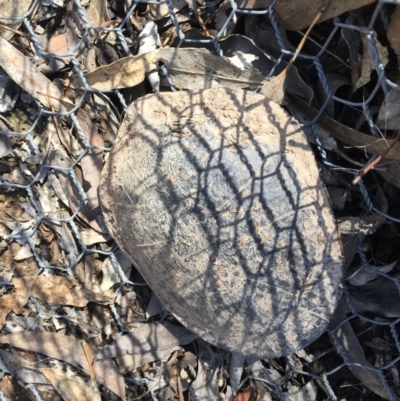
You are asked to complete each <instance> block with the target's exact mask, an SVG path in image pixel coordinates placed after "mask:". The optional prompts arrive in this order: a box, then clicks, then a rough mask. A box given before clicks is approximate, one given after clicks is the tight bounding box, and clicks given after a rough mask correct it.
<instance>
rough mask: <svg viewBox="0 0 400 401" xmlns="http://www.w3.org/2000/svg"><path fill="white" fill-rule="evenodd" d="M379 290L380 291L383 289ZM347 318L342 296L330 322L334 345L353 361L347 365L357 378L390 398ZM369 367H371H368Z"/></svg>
mask: <svg viewBox="0 0 400 401" xmlns="http://www.w3.org/2000/svg"><path fill="white" fill-rule="evenodd" d="M378 291H379V292H380V291H381V290H378ZM396 292H397V297H398V295H399V292H398V291H397V290H396ZM346 319H347V316H346V312H345V298H344V297H342V300H341V301H340V303H339V306H338V307H337V309H336V312H335V314H334V316H333V318H332V320H331V322H330V323H329V328H330V330H329V335H330V337H331V339H332V343H333V345H334V346H335V348H336V350H337V351H338V353H339V355H341V356H342V357H343V359H344V360H345V361H347V362H349V363H351V364H348V365H347V367H348V368H349V369H350V370H351V372H352V373H353V374H354V376H356V377H357V379H358V380H360V381H361V383H363V384H364V385H365V386H366V387H367V388H368V389H370V390H371V391H373V392H374V393H376V394H378V395H379V396H381V397H382V398H384V399H385V400H388V399H389V395H388V393H387V391H386V389H385V386H384V385H383V383H382V379H381V377H380V375H379V374H378V373H377V372H375V371H374V370H373V369H375V367H374V366H373V365H371V364H370V363H369V362H368V360H367V358H366V357H365V354H364V350H363V349H362V347H361V345H360V343H359V342H358V339H357V336H356V335H355V333H354V331H353V328H352V327H351V324H350V323H349V322H348V321H346ZM343 322H345V323H343ZM341 323H343V324H342V325H341V326H340V327H339V328H338V329H337V330H333V329H335V328H336V327H337V326H338V325H339V324H341ZM338 346H339V347H340V351H339V350H338V349H337V347H338ZM352 364H358V365H362V366H363V367H362V366H353V365H352ZM367 367H368V368H370V369H367ZM392 396H393V398H392V399H395V398H394V395H393V394H392Z"/></svg>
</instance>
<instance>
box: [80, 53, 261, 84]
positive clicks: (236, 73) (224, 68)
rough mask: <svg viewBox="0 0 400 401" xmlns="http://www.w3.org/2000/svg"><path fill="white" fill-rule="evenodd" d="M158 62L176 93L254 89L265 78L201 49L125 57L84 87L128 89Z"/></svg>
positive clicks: (99, 71)
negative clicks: (186, 90)
mask: <svg viewBox="0 0 400 401" xmlns="http://www.w3.org/2000/svg"><path fill="white" fill-rule="evenodd" d="M159 61H161V62H163V63H164V64H165V65H166V68H167V70H168V73H169V75H170V77H171V80H172V82H173V84H174V85H175V86H176V87H177V88H179V89H190V90H197V89H204V88H212V87H228V88H252V89H255V88H257V87H258V86H259V85H260V84H261V82H263V81H264V79H265V77H264V76H263V75H262V74H261V73H260V72H259V71H258V70H256V69H254V68H245V69H244V70H243V71H242V70H241V69H240V68H237V67H235V66H234V65H233V64H232V63H230V62H229V61H228V60H227V59H226V58H223V57H219V56H215V55H213V54H212V53H210V52H209V51H207V50H205V49H193V48H182V49H179V50H177V49H174V48H163V49H158V50H155V51H152V52H149V53H146V54H143V55H140V56H130V57H125V58H123V59H120V60H118V61H116V62H115V63H112V64H109V65H106V66H103V67H99V68H98V69H96V70H95V71H92V72H91V73H89V74H86V75H85V78H86V80H87V82H88V84H89V85H90V86H91V87H92V88H94V89H99V90H111V89H121V88H128V87H131V86H134V85H137V84H139V83H140V82H142V81H143V80H144V77H145V74H146V73H149V72H151V71H152V70H154V69H155V68H156V66H157V63H158V62H159Z"/></svg>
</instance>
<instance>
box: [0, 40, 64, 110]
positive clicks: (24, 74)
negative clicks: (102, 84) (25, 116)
mask: <svg viewBox="0 0 400 401" xmlns="http://www.w3.org/2000/svg"><path fill="white" fill-rule="evenodd" d="M0 49H1V51H0V66H1V67H2V68H3V69H4V70H5V71H6V73H7V74H8V75H9V76H10V78H11V79H12V80H13V81H14V82H15V83H16V84H18V85H19V86H20V87H21V88H22V89H24V90H25V91H26V92H28V93H29V94H30V95H31V96H32V97H33V98H35V99H37V100H39V101H40V103H42V104H43V105H45V106H46V107H49V108H50V102H49V96H51V97H52V98H54V99H62V98H63V93H62V92H61V91H60V90H59V89H58V87H57V86H55V85H54V84H53V83H52V82H51V81H50V80H49V79H48V78H46V77H45V76H44V75H43V74H42V73H41V72H40V71H39V70H38V69H37V68H36V66H35V65H34V64H32V63H31V62H30V60H29V59H28V58H27V57H25V56H24V55H23V54H22V53H21V52H20V51H19V50H17V49H16V48H15V47H14V46H13V45H12V44H11V43H9V42H8V41H7V40H5V39H3V38H2V37H0ZM47 93H48V94H49V96H48V95H47ZM54 99H53V100H52V102H53V106H54V109H55V110H56V111H63V112H65V111H66V109H65V107H64V104H65V103H68V102H63V103H61V102H59V101H56V100H54ZM71 106H72V105H71Z"/></svg>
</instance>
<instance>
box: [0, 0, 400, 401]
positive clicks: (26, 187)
mask: <svg viewBox="0 0 400 401" xmlns="http://www.w3.org/2000/svg"><path fill="white" fill-rule="evenodd" d="M73 1H74V3H75V7H76V10H77V12H78V13H77V16H76V17H77V18H78V19H79V21H80V23H81V27H82V30H81V38H80V40H79V42H78V44H77V45H76V46H75V48H74V49H71V51H69V52H67V53H64V54H56V53H51V52H48V51H45V50H44V48H43V47H42V45H41V43H40V41H39V39H38V37H37V35H36V33H35V29H34V27H33V26H32V23H31V18H32V16H33V15H34V13H35V12H37V10H38V9H39V8H40V7H41V6H43V4H48V3H45V1H44V0H43V2H40V1H39V0H36V1H35V2H33V4H32V5H31V7H30V9H29V11H28V12H27V13H26V14H25V15H23V16H21V17H18V18H10V17H7V16H0V22H1V20H2V19H4V20H10V19H14V20H20V21H22V24H23V27H24V29H25V30H26V31H27V32H28V35H27V38H28V40H29V42H30V44H31V45H33V50H34V53H35V60H34V61H35V62H38V61H39V60H42V59H43V58H46V59H48V60H52V59H53V60H68V61H66V64H68V63H69V62H70V63H71V65H72V69H73V71H74V74H76V76H77V77H78V78H79V80H80V82H81V85H82V88H83V90H82V96H81V98H80V101H78V102H77V103H76V107H74V108H73V109H72V110H70V111H68V112H66V113H65V112H57V111H52V110H49V109H47V108H44V107H43V106H42V105H41V104H40V103H39V101H37V100H35V104H36V113H35V117H34V118H33V120H32V121H31V122H30V127H29V128H28V129H27V130H26V131H23V132H12V131H8V130H2V131H0V134H1V135H4V136H7V137H9V138H13V139H15V140H17V141H18V142H19V143H20V144H24V150H25V151H26V152H27V154H29V157H35V156H40V155H41V154H42V152H43V148H41V146H42V145H41V144H40V145H38V140H37V139H38V136H39V135H40V132H39V131H40V127H41V126H42V125H43V124H45V123H46V122H47V121H49V120H50V119H51V118H53V116H54V117H68V118H69V119H70V121H71V124H72V126H73V127H74V128H75V132H76V133H77V135H78V137H79V140H80V142H81V144H82V149H81V152H80V153H79V154H77V155H75V157H74V159H73V161H72V163H71V164H69V165H68V166H64V165H62V164H57V163H47V160H46V158H45V159H43V161H42V164H41V165H40V168H39V169H38V171H37V172H36V173H35V174H32V173H30V172H29V171H23V173H22V174H21V175H19V176H13V178H11V179H10V178H9V179H4V177H3V178H2V180H1V182H0V186H1V187H2V188H3V189H4V190H6V191H7V192H8V193H9V194H11V195H12V196H19V197H21V198H22V199H26V202H25V204H24V207H25V209H26V210H27V211H28V213H29V214H30V215H31V219H30V220H29V221H26V222H23V223H18V222H15V224H13V226H12V227H11V228H10V231H11V232H10V233H9V234H2V235H1V238H2V239H3V241H6V242H7V243H11V242H12V241H15V242H18V243H19V244H21V245H25V244H28V245H29V248H30V251H31V252H32V255H33V256H34V258H35V261H36V263H37V270H36V271H35V274H37V275H39V274H42V273H43V272H44V271H46V272H47V274H53V273H56V272H57V271H58V272H62V273H64V274H67V275H70V276H72V275H74V274H76V268H77V266H78V264H79V263H80V262H82V260H84V258H85V256H86V255H89V254H98V255H102V257H103V258H109V260H110V261H111V263H112V265H113V266H114V268H115V269H116V271H117V272H118V274H119V276H120V281H121V283H122V285H127V286H135V285H142V284H141V283H135V282H132V281H130V280H129V278H128V277H126V276H125V273H124V271H123V269H122V267H121V265H120V263H119V262H118V258H117V256H116V251H117V248H116V246H115V245H111V246H90V245H89V246H88V245H86V244H85V241H84V239H83V238H82V235H81V231H80V229H79V222H78V221H79V214H80V212H81V211H82V209H83V208H84V206H85V205H87V204H88V198H87V195H86V192H85V190H84V188H83V186H82V184H81V180H80V179H79V177H78V176H77V173H76V170H77V169H76V167H77V166H79V165H80V163H81V161H82V159H83V158H84V157H85V156H87V155H88V154H89V153H90V152H93V151H109V150H110V149H109V148H107V147H98V146H93V145H91V144H90V142H89V141H88V139H87V137H86V135H85V133H84V131H83V130H82V127H81V126H80V125H81V123H80V121H79V119H78V118H77V117H76V116H77V112H78V110H79V108H80V107H82V105H83V104H84V102H85V101H86V100H87V99H88V98H89V97H90V96H91V95H92V94H93V93H95V92H96V93H98V94H99V96H102V95H101V94H100V93H99V92H98V91H94V90H93V89H91V88H90V87H89V86H88V85H87V83H86V80H85V78H84V74H83V71H82V68H81V65H80V62H79V60H78V57H77V54H78V53H79V52H80V51H81V48H82V47H85V46H86V42H87V40H88V37H89V36H90V34H91V32H92V31H93V30H94V31H96V32H99V33H111V32H113V33H115V35H116V37H117V39H118V43H119V45H120V46H121V47H122V49H123V50H124V52H125V53H126V55H127V56H129V55H132V52H131V50H130V44H129V43H128V42H127V40H126V36H125V31H126V30H127V27H128V24H129V18H130V16H131V15H132V13H134V12H135V10H136V9H137V7H138V6H139V5H140V4H141V3H147V4H159V3H158V2H151V1H148V2H144V1H134V2H133V3H132V4H131V6H130V7H129V9H128V10H127V11H126V16H125V17H124V18H123V19H122V20H121V21H120V23H119V24H118V26H115V27H112V28H106V27H98V26H97V27H96V26H91V25H90V23H89V20H88V18H87V14H86V10H85V7H83V6H82V5H81V3H80V1H79V0H73ZM276 2H277V1H276V0H275V1H274V2H273V3H272V4H271V5H270V6H269V7H268V8H267V9H265V10H244V9H239V8H238V7H237V4H236V3H235V1H234V0H230V8H231V12H230V15H229V16H228V18H227V19H226V22H225V24H224V25H223V26H222V28H221V29H220V32H219V33H218V34H217V35H216V36H215V37H214V38H212V39H209V40H204V39H202V40H195V39H188V38H186V36H185V33H184V32H183V30H182V29H181V26H180V23H179V21H178V18H177V15H176V14H175V12H174V10H173V6H172V3H171V1H170V0H165V1H164V2H161V3H165V4H166V5H167V6H168V10H169V17H170V19H171V22H172V23H173V25H174V26H175V28H176V32H177V37H178V39H179V44H178V47H179V46H181V45H183V44H184V43H190V44H191V45H193V46H198V47H199V46H202V45H204V44H206V43H211V44H212V45H213V46H214V47H215V50H216V52H217V53H218V54H219V55H221V56H222V55H223V52H222V50H221V47H220V46H219V40H220V39H221V38H222V37H223V32H224V31H225V28H226V27H227V26H228V24H229V23H230V21H231V20H232V19H233V18H237V17H238V16H240V15H244V14H254V15H263V14H268V15H269V19H270V21H271V24H272V26H273V27H274V30H275V34H276V39H277V41H278V43H279V45H280V48H281V54H280V56H279V57H278V58H277V59H276V62H275V66H274V68H272V69H271V75H272V74H273V71H274V70H275V68H276V67H277V66H278V65H279V63H281V61H282V60H288V59H290V57H291V56H293V54H294V52H293V51H291V50H289V49H287V47H286V44H285V40H284V38H283V37H282V33H281V30H280V28H279V23H278V20H277V17H276V14H275V11H274V6H275V4H276ZM50 3H51V2H50ZM50 3H49V4H50ZM383 7H385V2H382V1H379V2H377V3H376V6H375V10H374V12H373V14H372V15H371V18H370V20H369V21H368V26H366V27H364V26H357V25H351V24H347V23H343V22H342V21H341V19H340V18H335V19H334V21H333V29H332V32H331V34H330V35H329V36H328V37H327V38H326V40H325V42H324V44H323V45H322V46H321V48H320V50H319V52H318V53H317V54H316V55H310V54H306V53H303V52H301V53H300V54H299V56H298V58H299V59H300V60H305V61H307V62H309V63H312V64H313V65H314V66H315V69H316V71H317V73H318V79H319V81H320V84H321V86H322V88H323V91H324V94H325V101H324V104H323V105H322V107H320V109H319V110H318V114H317V115H316V116H315V118H314V119H313V121H312V122H310V123H308V124H307V126H309V127H310V128H311V131H312V133H313V135H314V138H315V142H316V144H317V148H318V151H319V155H320V159H321V160H322V162H323V164H324V165H325V166H326V167H328V168H329V169H331V170H336V171H340V172H341V173H343V174H344V175H347V176H350V177H351V176H355V175H356V174H357V173H358V171H357V170H355V169H354V168H348V167H346V166H345V165H337V164H334V163H332V162H331V161H330V160H329V158H328V156H327V153H326V151H325V150H324V148H323V146H322V144H321V141H320V139H319V133H318V127H317V126H316V124H315V123H316V122H317V121H318V119H319V118H320V116H321V115H322V113H324V110H325V108H326V106H327V105H328V103H329V102H330V101H331V100H334V101H335V102H337V103H338V104H343V105H345V106H348V107H351V108H354V109H357V110H361V111H362V113H363V114H364V116H365V121H366V122H367V124H368V127H369V133H370V134H371V135H372V136H375V137H379V136H380V133H379V132H378V130H377V128H376V126H375V124H374V121H373V114H372V111H371V104H372V103H373V102H374V101H375V100H376V97H377V94H378V93H383V94H384V95H387V93H388V91H389V90H390V89H392V88H395V89H396V90H400V87H399V86H398V85H397V84H396V83H395V82H393V81H392V80H390V79H389V78H388V76H387V75H386V73H385V68H384V66H383V63H382V61H381V60H380V56H379V52H378V49H377V43H376V39H375V36H374V26H375V24H376V22H377V20H378V19H380V18H383V13H382V10H383ZM0 13H1V10H0ZM387 23H388V22H387V21H386V22H385V21H384V26H385V28H387ZM340 29H347V30H350V31H357V32H359V33H360V34H361V35H363V36H364V37H365V38H367V39H368V45H369V52H370V55H371V59H372V60H373V63H374V65H375V69H376V73H377V78H376V84H375V86H374V87H373V88H371V90H370V92H369V93H368V96H366V98H365V99H363V100H362V101H359V102H355V101H349V100H348V99H345V98H341V97H338V96H336V95H335V94H333V93H332V91H331V89H330V86H329V83H328V81H327V78H326V73H325V71H324V67H323V63H322V62H321V57H322V56H323V55H324V54H325V52H326V51H327V49H328V47H329V45H330V44H331V41H332V40H333V38H334V37H335V35H336V34H337V31H338V30H340ZM69 60H70V61H69ZM162 72H163V73H164V75H166V76H168V72H167V71H165V67H164V70H162ZM0 78H1V79H6V78H7V77H6V75H2V76H1V77H0ZM172 89H174V88H173V87H172ZM113 95H114V97H113V98H114V99H117V100H118V101H119V102H120V105H119V106H121V107H123V108H126V107H127V104H126V103H125V100H124V97H123V96H122V95H121V93H120V92H119V91H113ZM103 98H104V99H106V98H105V97H104V96H103ZM50 173H52V174H56V175H64V178H66V180H67V181H69V182H70V183H71V185H72V186H73V192H75V193H76V194H78V196H79V203H78V205H77V207H76V209H75V210H74V211H72V209H71V208H63V215H62V216H58V217H55V216H54V215H52V213H50V212H48V211H47V210H45V209H44V208H43V205H42V203H41V201H40V199H39V196H38V193H39V186H42V185H43V180H44V177H45V176H46V175H47V174H50ZM358 187H359V193H360V194H361V198H362V200H363V203H364V205H363V214H362V216H361V217H362V218H364V217H365V216H367V215H368V214H369V213H371V212H374V213H376V214H379V215H380V216H382V218H383V219H384V220H385V221H387V222H393V223H399V222H400V219H398V218H395V217H393V216H390V215H388V214H387V213H384V212H383V211H381V210H379V208H378V207H377V206H375V204H374V202H373V201H372V199H371V195H370V193H369V191H368V189H367V187H366V185H365V184H364V182H363V181H362V180H361V181H360V182H359V183H358ZM98 223H99V224H100V225H101V223H102V222H101V220H100V221H98ZM41 224H46V225H49V226H50V227H53V228H54V227H55V226H57V227H62V226H63V225H68V226H69V227H70V229H71V231H72V233H73V237H74V238H73V241H75V247H76V250H77V254H75V255H74V254H72V255H69V256H68V260H69V262H70V263H69V265H67V266H64V265H56V264H49V262H48V260H47V258H46V256H45V255H43V254H42V252H41V249H40V247H39V244H38V230H39V227H40V226H41ZM56 231H57V230H56ZM57 232H61V231H60V229H58V231H57ZM370 233H371V232H370ZM62 235H63V234H60V238H59V240H61V236H62ZM354 241H355V244H356V247H357V251H358V253H359V255H360V259H361V265H360V268H359V269H358V270H357V271H356V272H354V273H353V274H352V276H350V277H348V278H347V279H351V278H352V277H354V276H355V275H356V274H357V272H358V271H359V270H361V269H362V268H364V267H365V266H368V263H367V258H366V255H365V250H364V249H363V246H362V243H361V241H360V238H359V236H358V235H354ZM108 244H110V242H108ZM3 249H4V247H3ZM370 268H371V269H373V267H370ZM376 273H377V274H378V275H380V276H382V277H384V278H385V279H387V280H391V281H392V282H393V283H394V284H395V285H396V286H397V288H398V289H399V290H400V282H399V280H398V279H397V278H396V277H393V276H391V275H389V274H386V273H383V272H381V271H379V270H376ZM1 284H2V285H3V286H6V285H10V284H9V283H7V282H2V283H1ZM120 290H121V286H119V287H117V289H116V291H120ZM344 293H345V300H346V304H347V306H346V307H347V311H348V312H349V311H350V314H347V316H346V318H345V319H344V320H342V321H340V322H338V323H337V324H335V325H332V324H331V326H330V331H329V334H330V338H331V341H332V342H333V346H334V349H335V350H336V351H337V352H338V354H339V355H340V357H341V361H342V362H337V363H336V364H334V365H332V366H331V369H330V370H329V371H325V372H323V373H320V374H317V373H315V372H314V373H312V372H311V370H310V371H309V372H305V371H303V370H299V369H298V368H297V367H296V363H295V362H293V361H292V363H293V365H292V367H291V369H292V374H297V375H303V376H305V377H306V378H308V379H307V380H309V379H310V378H311V379H313V380H314V381H315V382H316V383H318V384H319V385H320V386H322V387H323V388H324V390H325V392H326V394H328V395H329V397H330V399H332V400H338V399H339V398H338V397H339V396H338V395H337V394H338V388H337V387H335V384H334V382H335V380H332V378H333V377H334V376H335V374H337V373H338V372H339V371H341V370H343V369H346V367H347V368H349V369H350V370H351V371H353V372H355V369H365V370H368V371H373V372H375V373H376V374H377V375H378V376H379V378H380V380H381V384H382V386H383V387H384V389H385V390H386V392H387V395H388V398H389V399H390V400H397V396H396V393H399V388H398V386H399V382H398V378H397V380H396V378H395V377H394V376H395V371H396V369H397V367H398V366H399V361H400V341H399V338H398V333H397V328H398V323H399V321H400V319H399V318H398V319H392V320H389V319H387V320H385V321H384V320H376V319H375V318H370V317H369V315H365V314H363V313H361V312H359V311H358V310H357V307H356V306H355V305H354V303H353V301H352V297H351V294H350V293H349V290H348V288H347V285H346V282H345V285H344ZM112 312H113V315H114V318H115V321H116V323H117V324H118V325H119V327H120V330H121V331H124V327H123V323H122V319H121V318H120V316H119V315H118V312H117V309H116V308H115V307H113V308H112ZM39 314H40V312H39ZM354 319H359V321H360V322H364V323H368V322H369V323H370V324H371V325H375V327H377V326H380V327H387V328H388V329H389V331H390V333H391V335H392V346H393V348H392V349H391V357H390V361H385V363H383V364H381V366H379V367H374V366H373V365H369V366H366V365H365V364H364V363H363V362H362V361H361V362H360V361H354V360H353V359H351V358H349V353H348V350H346V349H344V345H343V333H342V332H343V331H346V325H348V323H349V321H351V320H354ZM339 338H342V340H339ZM334 349H331V350H328V351H327V353H328V354H329V353H331V354H332V353H335V350H334ZM324 354H325V352H321V355H318V353H317V355H316V356H314V359H313V360H312V361H310V364H311V362H314V363H315V361H317V360H318V358H319V357H321V358H322V357H324ZM333 359H334V358H333ZM289 364H290V363H289ZM253 379H255V380H258V379H257V378H253ZM259 380H261V379H259ZM267 385H268V387H269V389H270V391H271V394H274V396H275V397H276V398H277V399H282V400H283V399H286V398H285V397H284V395H283V393H282V391H281V389H280V387H279V386H278V385H276V384H275V383H274V382H271V383H267ZM32 389H33V390H34V388H33V387H32ZM358 389H359V391H360V392H363V391H365V388H364V389H363V386H362V385H361V386H360V387H358ZM35 397H36V398H37V399H40V396H39V395H38V394H37V393H35ZM0 398H1V399H4V396H3V394H2V393H0Z"/></svg>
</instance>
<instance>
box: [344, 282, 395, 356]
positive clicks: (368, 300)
mask: <svg viewBox="0 0 400 401" xmlns="http://www.w3.org/2000/svg"><path fill="white" fill-rule="evenodd" d="M394 279H395V278H393V280H394ZM393 280H391V279H388V278H386V277H379V278H377V279H376V280H373V281H370V282H368V283H366V284H363V285H359V286H356V287H349V289H348V290H349V293H350V295H351V299H352V301H353V303H354V305H355V307H356V309H357V311H358V312H360V313H363V312H372V313H373V314H374V315H375V316H376V315H378V316H384V317H387V318H398V317H400V294H399V290H398V288H397V285H396V283H395V282H394V281H393ZM359 363H361V362H359Z"/></svg>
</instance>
